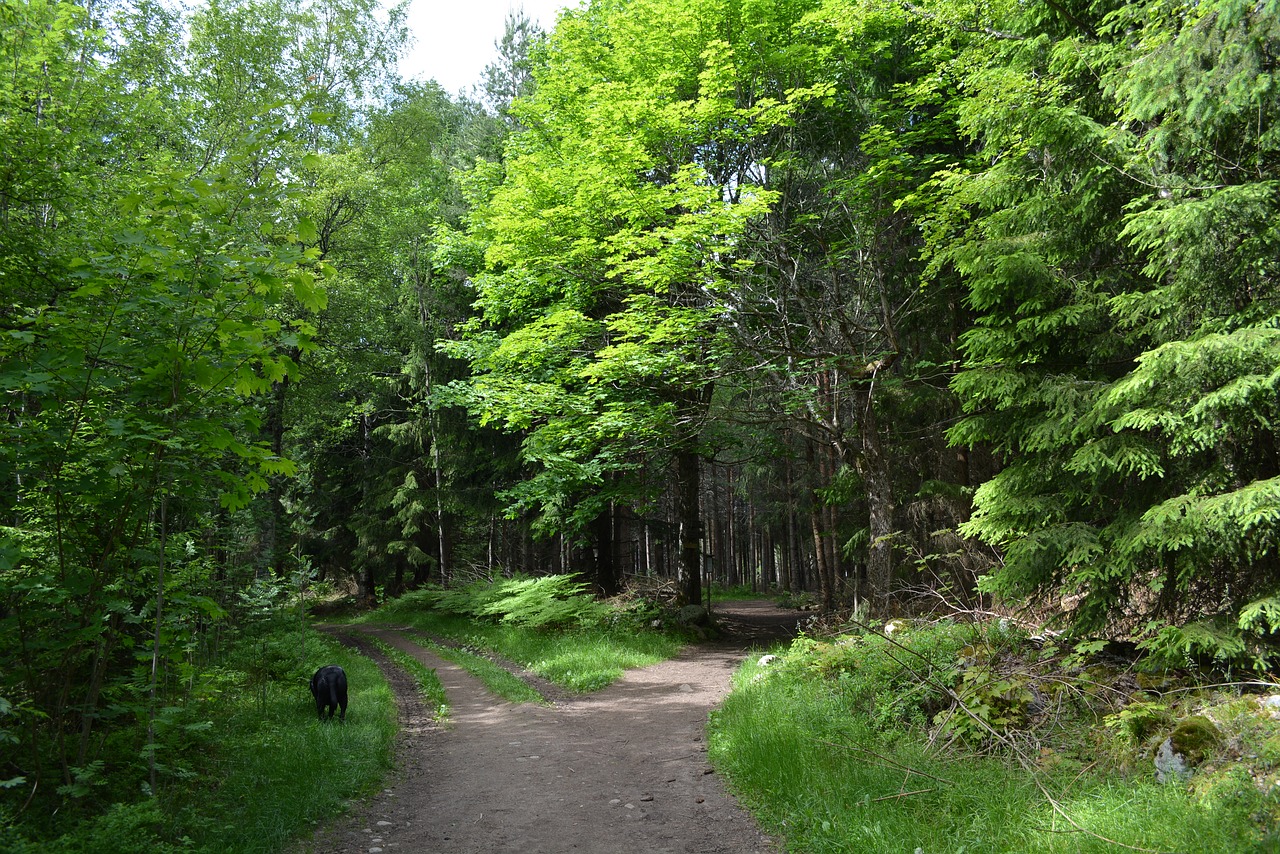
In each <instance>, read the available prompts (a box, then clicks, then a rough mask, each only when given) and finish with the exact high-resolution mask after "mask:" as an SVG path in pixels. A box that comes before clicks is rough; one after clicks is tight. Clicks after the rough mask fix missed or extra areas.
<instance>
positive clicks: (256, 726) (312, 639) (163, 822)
mask: <svg viewBox="0 0 1280 854" xmlns="http://www.w3.org/2000/svg"><path fill="white" fill-rule="evenodd" d="M289 644H290V646H291V648H292V649H294V650H296V652H295V654H294V655H295V659H294V663H293V665H292V666H291V668H290V669H289V671H288V672H287V673H282V674H279V675H278V677H277V678H269V679H264V680H262V681H261V682H260V683H259V684H256V685H252V686H250V685H249V684H248V683H247V682H246V677H245V674H244V673H243V672H239V671H234V670H222V671H216V672H212V673H209V674H206V675H205V677H204V682H203V683H202V684H201V685H199V686H197V687H196V690H195V692H194V696H193V697H192V699H191V700H190V702H189V703H188V705H187V706H186V707H184V708H182V709H180V710H178V709H175V710H172V711H173V714H174V723H173V727H174V728H175V730H176V731H175V732H174V733H171V734H168V735H167V736H165V739H164V740H165V743H166V744H168V745H170V747H168V748H167V749H166V750H165V751H164V752H163V753H162V754H161V757H162V763H161V767H162V776H161V785H160V786H159V787H158V794H157V796H156V797H145V796H143V797H133V798H130V797H129V794H130V793H129V791H128V790H119V789H115V790H112V791H110V792H106V791H104V792H103V794H104V795H105V796H107V797H109V798H110V799H111V800H112V801H114V803H112V804H111V805H110V806H109V807H107V808H106V809H105V810H104V811H102V812H100V813H97V814H96V815H95V816H93V817H90V816H89V815H88V813H89V810H87V809H86V810H85V811H84V812H85V813H86V814H85V815H84V816H83V818H82V820H80V822H79V823H78V824H75V825H74V826H70V827H69V829H67V828H68V826H69V825H71V822H70V820H68V821H67V823H66V824H64V832H63V834H62V835H61V836H60V837H59V838H57V839H54V840H49V839H45V840H43V841H37V840H35V839H31V840H29V841H28V840H26V839H23V838H22V837H21V834H20V828H10V830H11V833H12V835H11V837H10V838H9V839H6V840H5V842H4V843H2V844H0V848H3V849H4V850H5V851H7V852H15V854H18V852H22V854H26V852H36V851H59V852H68V854H90V852H93V854H98V852H104V851H110V852H113V854H133V852H137V854H169V853H170V852H179V851H182V852H191V851H196V852H224V851H236V852H249V854H252V852H275V851H279V850H281V849H282V848H283V847H284V846H285V845H286V844H288V843H289V842H290V841H291V840H293V839H296V838H297V837H298V836H299V835H301V834H303V833H305V832H307V831H308V830H310V829H311V828H312V827H313V826H315V825H316V824H317V823H319V822H320V821H323V820H327V819H331V818H332V817H334V816H335V815H338V814H340V813H341V812H342V811H343V809H344V807H345V804H346V803H347V801H348V800H349V799H351V798H355V797H358V796H360V795H362V794H365V793H367V792H369V791H371V790H372V789H374V788H375V787H376V786H377V785H378V784H379V782H380V781H381V780H382V778H383V777H384V776H385V774H386V772H387V770H388V769H389V768H390V765H391V758H392V745H393V740H394V737H395V732H396V709H395V701H394V698H393V697H392V694H391V690H390V688H389V687H388V686H387V684H386V681H385V680H384V679H383V677H382V674H381V672H380V671H379V670H378V668H377V666H376V665H374V664H373V663H372V662H370V661H369V660H368V659H366V658H364V657H362V656H360V655H359V654H357V653H354V652H352V651H350V650H347V649H345V648H343V647H342V646H341V645H339V644H338V643H336V642H335V641H333V640H332V639H330V638H328V637H325V636H319V635H316V634H308V635H307V637H306V641H305V647H304V646H302V645H301V644H299V643H298V641H297V639H296V638H292V639H290V641H289ZM321 664H338V665H341V666H342V667H343V668H344V669H345V670H346V671H347V676H348V681H349V684H350V691H349V697H350V705H349V708H348V713H347V720H346V723H345V724H339V723H337V722H336V721H334V722H324V723H321V722H319V721H317V720H316V710H315V703H314V701H313V699H312V697H311V694H310V692H309V691H308V690H307V678H308V677H309V676H310V673H311V672H312V671H314V669H315V668H316V667H317V666H319V665H321ZM179 713H180V714H179ZM139 773H141V771H140V772H139ZM143 779H145V777H144V778H143ZM133 792H137V788H134V789H133ZM88 797H91V796H86V797H85V798H84V799H82V800H87V798H88ZM68 807H69V808H72V807H74V804H68ZM68 812H70V809H69V810H68Z"/></svg>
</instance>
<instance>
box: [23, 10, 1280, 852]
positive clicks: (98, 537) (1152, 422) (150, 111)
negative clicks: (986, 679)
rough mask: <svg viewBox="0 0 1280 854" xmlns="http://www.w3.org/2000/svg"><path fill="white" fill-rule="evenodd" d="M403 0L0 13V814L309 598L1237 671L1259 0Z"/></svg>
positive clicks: (1263, 669) (1270, 401) (146, 737)
mask: <svg viewBox="0 0 1280 854" xmlns="http://www.w3.org/2000/svg"><path fill="white" fill-rule="evenodd" d="M405 16H406V7H405V4H403V3H402V4H400V5H393V6H385V5H382V4H380V3H378V2H376V0H306V1H305V2H302V3H296V2H283V0H199V2H193V3H191V4H189V5H186V6H180V5H178V4H172V3H165V2H160V1H159V0H82V2H80V3H76V2H70V0H0V393H2V396H0V480H3V483H4V487H3V489H0V831H2V830H3V828H4V827H5V825H6V822H7V821H8V820H10V819H11V818H12V817H13V816H14V815H16V814H18V813H20V812H21V810H22V809H23V808H24V804H25V803H30V801H31V798H32V797H38V798H44V797H46V796H47V797H53V793H54V791H55V790H57V791H59V792H60V795H59V797H65V798H71V797H73V796H74V795H75V794H76V793H77V792H78V791H79V789H80V788H82V787H83V785H88V784H87V783H85V781H86V780H90V779H91V778H92V776H93V773H95V771H94V769H95V768H99V769H100V767H101V761H102V756H103V755H105V754H106V753H109V752H110V751H111V750H112V749H113V747H117V746H118V744H117V741H119V740H121V739H123V740H128V739H129V738H135V737H136V740H137V741H138V748H139V750H140V751H141V753H140V755H142V756H143V759H141V760H139V762H140V766H139V767H140V769H141V770H140V771H139V773H140V775H141V778H142V779H144V780H145V781H146V782H144V784H143V785H144V788H146V789H147V790H148V791H152V790H155V789H157V788H158V787H162V786H163V785H164V782H165V774H166V769H165V765H164V763H163V761H161V760H157V752H158V750H159V748H157V744H159V743H160V742H161V741H163V737H170V738H177V737H179V735H173V734H170V735H169V736H164V733H163V732H162V730H164V727H165V720H166V716H170V717H172V716H174V715H177V714H178V711H175V710H180V709H181V708H183V707H184V705H185V704H186V703H187V702H188V701H189V700H190V697H191V695H192V692H193V690H194V686H196V685H197V684H200V683H202V682H203V681H204V680H205V678H206V677H207V676H208V675H209V674H210V673H215V672H218V671H219V668H222V667H224V666H226V658H227V656H228V655H229V654H230V652H231V650H233V649H235V648H236V646H237V643H238V642H239V641H240V640H242V639H244V638H248V637H252V636H253V627H254V626H255V625H258V624H259V623H260V622H261V621H263V620H266V619H269V618H270V617H271V616H272V615H277V616H278V615H280V614H286V615H287V614H290V613H292V612H293V611H295V610H296V609H297V607H298V605H297V603H298V602H299V601H305V600H303V599H301V598H300V597H299V596H298V594H299V593H300V592H302V591H306V590H313V589H317V590H318V589H324V590H328V591H331V592H333V593H334V595H340V596H348V597H351V598H352V599H353V601H355V602H357V603H359V604H360V605H361V606H365V607H372V606H375V605H378V604H381V603H385V602H389V601H392V600H395V599H397V598H398V597H401V596H402V595H404V594H405V593H407V592H409V591H412V590H416V589H418V588H423V587H424V586H428V587H435V586H439V587H445V588H450V587H456V586H459V585H463V584H467V583H471V582H474V581H476V580H478V579H487V580H494V579H503V578H513V577H538V576H544V575H551V574H555V575H574V576H576V577H579V578H581V579H583V581H584V582H585V583H587V584H589V585H590V586H591V589H592V590H594V591H595V592H596V594H597V595H598V596H600V597H602V598H607V597H611V596H615V595H616V594H619V593H621V592H623V591H628V590H642V591H646V592H648V594H650V595H653V596H658V597H664V598H666V599H668V600H670V601H673V602H676V603H679V604H681V605H703V604H705V603H706V601H707V596H708V595H709V594H710V591H711V590H712V588H713V586H714V585H724V586H734V585H736V586H739V587H743V586H745V587H748V588H751V589H756V590H762V591H775V592H780V593H787V594H790V595H791V596H792V597H793V598H795V599H797V600H799V599H807V600H808V601H812V602H813V603H814V605H815V606H816V607H818V608H820V609H821V610H822V611H823V612H827V613H830V612H835V611H840V610H844V611H846V612H848V613H852V614H855V615H859V617H860V618H862V617H867V616H868V615H870V616H875V617H879V618H882V619H883V618H888V617H892V616H895V615H903V614H919V613H929V614H942V613H946V614H957V613H959V614H993V615H1003V616H1005V617H1007V618H1008V619H1011V620H1014V621H1016V622H1018V623H1019V624H1020V625H1027V626H1036V627H1041V626H1050V627H1052V628H1053V630H1054V631H1058V632H1062V633H1064V636H1065V637H1066V638H1068V639H1069V640H1070V641H1071V642H1072V643H1076V644H1079V645H1081V648H1089V645H1094V647H1093V648H1101V645H1103V644H1104V643H1112V644H1115V643H1119V644H1123V645H1126V646H1127V647H1128V648H1132V649H1134V650H1137V651H1139V652H1141V653H1142V654H1145V655H1148V656H1151V657H1153V658H1154V659H1155V660H1163V661H1168V662H1171V663H1175V664H1177V663H1181V662H1185V661H1188V660H1195V661H1197V662H1202V663H1209V664H1212V665H1213V666H1216V667H1221V668H1224V669H1227V670H1230V671H1231V672H1233V673H1244V674H1253V675H1254V676H1256V677H1258V678H1262V677H1263V676H1264V675H1265V674H1267V673H1270V672H1273V668H1274V666H1275V664H1276V655H1277V651H1278V648H1277V646H1276V643H1275V633H1276V630H1277V629H1280V553H1278V546H1280V446H1278V442H1280V396H1278V393H1277V390H1278V388H1280V301H1278V300H1280V126H1277V125H1276V119H1277V117H1278V114H1280V71H1278V69H1277V61H1278V59H1280V3H1277V2H1275V0H1200V2H1192V0H1138V2H1119V0H1045V2H1042V3H1025V2H1020V0H981V2H979V0H915V1H914V2H911V0H897V2H892V0H582V2H580V3H578V4H577V5H571V6H569V8H567V9H566V10H565V11H563V12H562V13H561V16H560V17H559V19H558V21H557V23H556V25H555V26H554V28H553V29H552V30H550V31H549V32H543V31H541V30H540V29H538V28H537V27H536V26H534V25H533V24H532V23H531V22H530V20H529V19H528V18H527V17H525V16H523V14H520V13H515V14H513V15H512V16H511V17H510V18H509V19H508V25H507V29H506V32H505V33H499V34H495V37H496V38H497V42H496V43H495V47H496V48H497V54H496V59H495V60H494V62H493V63H492V64H491V65H489V67H488V68H487V69H486V71H485V74H484V77H483V80H482V81H480V83H479V85H478V86H477V87H476V88H475V89H474V90H473V91H472V92H471V93H470V94H461V93H459V94H451V93H447V92H445V91H444V90H443V89H442V88H441V87H440V86H439V85H437V84H436V83H434V82H433V81H424V80H408V79H403V78H402V77H401V76H400V75H399V74H398V73H397V71H396V67H397V62H398V60H399V58H400V57H401V56H402V55H403V54H404V53H405V52H406V51H411V50H412V49H413V46H412V42H411V39H410V34H409V31H408V29H407V27H406V17H405ZM264 649H265V647H264ZM127 733H133V735H127ZM143 745H147V747H143ZM95 763H98V764H97V765H95ZM41 787H43V788H41Z"/></svg>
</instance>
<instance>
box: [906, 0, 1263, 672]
mask: <svg viewBox="0 0 1280 854" xmlns="http://www.w3.org/2000/svg"><path fill="white" fill-rule="evenodd" d="M1265 5H1268V4H1263V5H1257V4H1251V3H1247V2H1243V0H1222V2H1214V3H1207V4H1206V3H1200V4H1174V5H1173V6H1170V5H1169V4H1165V3H1159V2H1151V3H1131V4H1123V5H1122V6H1117V7H1115V8H1114V9H1110V8H1107V7H1090V8H1089V9H1088V10H1082V11H1080V12H1079V14H1078V15H1077V16H1074V17H1069V16H1058V15H1053V14H1048V15H1046V14H1042V10H1039V9H1020V8H1017V9H1016V8H1014V7H1009V8H1008V9H1002V10H1000V11H999V14H1000V15H1001V17H999V18H997V19H996V20H995V21H993V27H994V29H997V30H1000V31H1003V32H1016V33H1019V34H1020V35H1023V36H1025V37H1026V38H1022V39H1017V40H1009V41H1005V42H983V41H978V42H975V43H973V44H972V45H971V46H970V47H968V48H967V49H966V57H967V58H966V66H967V67H966V71H965V74H966V75H967V81H968V82H967V84H966V85H967V86H968V87H969V88H968V91H969V94H967V95H966V97H965V98H964V99H963V102H962V104H961V106H960V110H961V112H960V115H961V122H962V126H963V127H964V129H965V130H966V132H967V133H968V134H970V136H971V138H972V139H973V140H974V142H975V143H976V144H977V145H978V146H979V148H980V149H981V151H982V152H983V153H984V155H985V156H986V161H985V162H986V163H987V164H989V166H986V165H984V166H978V165H976V164H975V165H974V166H970V167H963V168H960V169H953V170H949V171H948V172H947V173H945V174H942V173H940V175H939V180H940V181H941V182H942V183H941V186H942V187H943V189H944V192H946V193H948V194H951V195H952V196H953V197H954V198H955V200H956V201H957V202H963V203H964V204H965V205H967V206H966V207H963V208H962V207H955V208H952V209H950V212H949V213H948V214H945V215H944V214H941V213H940V214H939V216H938V218H937V219H935V220H934V221H935V222H936V223H937V224H938V225H939V231H938V237H937V238H934V239H933V240H934V243H933V249H932V250H931V251H932V254H933V257H934V259H935V260H934V263H935V265H946V264H950V265H954V267H955V268H956V269H958V270H959V271H960V273H961V274H962V275H963V276H964V278H965V281H966V282H967V284H968V286H969V294H970V295H969V300H970V303H971V305H972V306H973V307H974V309H975V311H976V312H977V316H976V321H975V325H974V328H973V329H972V330H970V331H969V332H967V333H966V334H965V336H964V348H965V353H966V368H965V370H964V371H963V372H962V373H961V374H959V375H958V376H957V377H956V379H955V381H954V383H953V388H954V389H955V390H956V392H957V393H958V394H960V396H961V398H962V400H963V401H964V403H965V408H966V411H967V412H968V413H969V417H967V418H966V419H965V420H964V421H962V422H961V423H960V424H958V425H957V426H956V427H955V428H953V429H952V431H951V438H952V440H953V441H954V442H956V443H957V444H979V443H985V444H988V445H990V446H991V447H994V448H995V449H997V450H998V451H1000V452H1002V453H1004V454H1006V455H1007V456H1008V462H1009V465H1008V466H1007V468H1005V469H1004V471H1002V472H1000V473H999V474H998V475H997V476H996V477H995V478H993V479H992V480H990V481H988V482H987V483H985V484H983V485H982V486H981V487H980V488H979V490H978V492H977V494H976V497H975V508H976V509H975V512H974V514H973V517H972V519H971V520H970V521H969V522H968V523H967V524H966V525H965V526H964V528H963V529H962V530H963V531H964V532H965V533H967V534H969V535H973V536H977V537H980V538H982V539H983V540H985V541H987V542H988V543H991V544H994V545H997V546H999V547H1000V548H1001V549H1002V551H1003V554H1004V559H1005V560H1004V565H1003V567H1002V568H1001V569H1000V570H999V571H998V572H996V573H994V574H992V575H991V576H990V577H989V578H987V579H986V580H985V582H984V585H985V586H984V589H985V590H987V591H990V592H993V593H997V594H1000V595H1003V596H1006V597H1009V598H1011V599H1019V598H1022V597H1026V596H1042V597H1048V598H1052V597H1055V596H1061V595H1074V594H1077V593H1078V594H1085V595H1084V597H1083V599H1082V600H1081V602H1080V604H1079V606H1078V607H1077V608H1075V610H1074V611H1073V612H1072V613H1071V615H1070V618H1071V620H1072V622H1073V623H1074V624H1075V626H1076V627H1077V628H1079V629H1082V630H1090V631H1102V630H1105V629H1106V628H1108V626H1109V625H1110V623H1111V621H1112V620H1114V619H1115V618H1117V617H1118V616H1120V615H1121V614H1122V613H1124V612H1125V611H1126V609H1127V610H1128V611H1129V613H1137V614H1139V615H1140V619H1142V618H1146V619H1150V623H1149V626H1148V628H1147V630H1146V631H1147V634H1146V635H1144V636H1145V637H1148V638H1154V637H1155V636H1156V635H1157V634H1158V633H1160V632H1161V630H1162V626H1168V625H1170V624H1173V625H1186V624H1192V623H1195V622H1196V621H1197V619H1198V618H1200V617H1205V618H1208V619H1210V620H1213V619H1216V618H1218V617H1221V618H1222V620H1224V621H1227V622H1231V623H1236V624H1242V625H1243V626H1244V627H1246V628H1247V630H1248V631H1252V630H1253V629H1254V622H1253V619H1252V618H1250V619H1244V620H1241V616H1242V613H1243V612H1242V609H1243V608H1244V607H1246V605H1247V603H1248V602H1250V601H1252V600H1254V599H1256V598H1257V597H1258V596H1259V595H1263V594H1266V593H1269V592H1270V590H1271V587H1272V586H1273V585H1272V584H1271V582H1270V576H1271V575H1272V574H1273V572H1272V568H1273V567H1274V564H1275V562H1276V560H1277V559H1278V558H1277V545H1280V544H1278V543H1277V542H1276V540H1275V531H1276V530H1277V529H1276V527H1275V526H1274V525H1273V524H1270V522H1271V521H1272V520H1273V517H1275V515H1276V510H1275V508H1276V506H1277V500H1276V499H1277V496H1276V483H1275V478H1276V473H1275V466H1274V451H1273V448H1274V446H1275V439H1276V436H1275V424H1276V415H1277V413H1276V412H1275V411H1274V410H1275V401H1276V394H1275V391H1276V388H1277V381H1278V379H1280V372H1278V371H1277V369H1278V367H1280V361H1278V360H1277V356H1280V351H1277V350H1276V347H1275V340H1276V339H1275V328H1274V327H1275V324H1274V307H1273V305H1272V302H1273V299H1272V296H1271V294H1272V292H1273V291H1274V287H1275V281H1276V273H1277V272H1278V271H1277V268H1276V265H1275V258H1276V254H1275V246H1276V245H1277V232H1276V225H1275V223H1276V221H1277V218H1276V216H1275V213H1276V208H1275V205H1276V196H1275V193H1274V188H1273V187H1272V184H1274V181H1275V179H1276V176H1275V174H1274V166H1275V160H1274V157H1272V156H1271V154H1269V153H1268V152H1273V151H1274V149H1275V141H1276V139H1277V133H1278V131H1277V129H1276V127H1275V118H1276V114H1277V107H1276V104H1277V99H1276V98H1275V97H1274V93H1275V85H1276V84H1275V81H1274V79H1273V77H1274V75H1269V74H1265V73H1260V69H1262V68H1264V67H1266V66H1267V64H1268V62H1269V61H1270V60H1268V59H1267V58H1266V57H1267V56H1268V55H1269V54H1268V48H1266V47H1263V45H1264V44H1267V43H1270V42H1273V41H1274V38H1275V36H1276V26H1277V24H1276V16H1275V15H1274V14H1271V13H1270V12H1271V11H1273V10H1268V9H1264V6H1265ZM1134 33H1140V35H1139V36H1137V37H1134V36H1133V34H1134ZM1082 64H1083V65H1082ZM1084 65H1087V66H1088V67H1089V68H1090V73H1089V74H1083V73H1081V68H1082V67H1083V66H1084ZM1021 105H1025V108H1022V106H1021ZM1246 164H1248V165H1246ZM943 210H946V209H943ZM944 234H945V235H949V237H948V238H947V239H946V240H942V239H941V237H942V235H944ZM1250 613H1251V614H1256V613H1258V612H1256V611H1254V612H1250ZM1199 635H1200V636H1201V637H1202V639H1203V636H1204V632H1199ZM1241 642H1243V641H1232V642H1228V640H1227V638H1226V636H1225V635H1221V634H1220V635H1218V637H1217V640H1216V641H1215V642H1214V644H1213V645H1214V646H1215V649H1216V652H1214V653H1213V654H1214V655H1215V656H1217V657H1218V658H1220V659H1223V660H1228V659H1230V660H1238V659H1239V657H1240V654H1241V653H1242V652H1243V650H1242V649H1239V648H1234V649H1233V648H1231V647H1232V644H1235V645H1236V647H1238V646H1239V643H1241ZM1153 643H1155V644H1156V646H1158V647H1160V648H1170V647H1172V646H1178V645H1179V643H1180V642H1177V641H1174V640H1173V639H1172V637H1171V636H1166V637H1165V639H1164V640H1163V641H1156V640H1153ZM1199 643H1200V641H1193V642H1192V645H1195V644H1199ZM1181 645H1182V646H1183V647H1184V648H1185V647H1186V644H1185V643H1182V644H1181Z"/></svg>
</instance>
